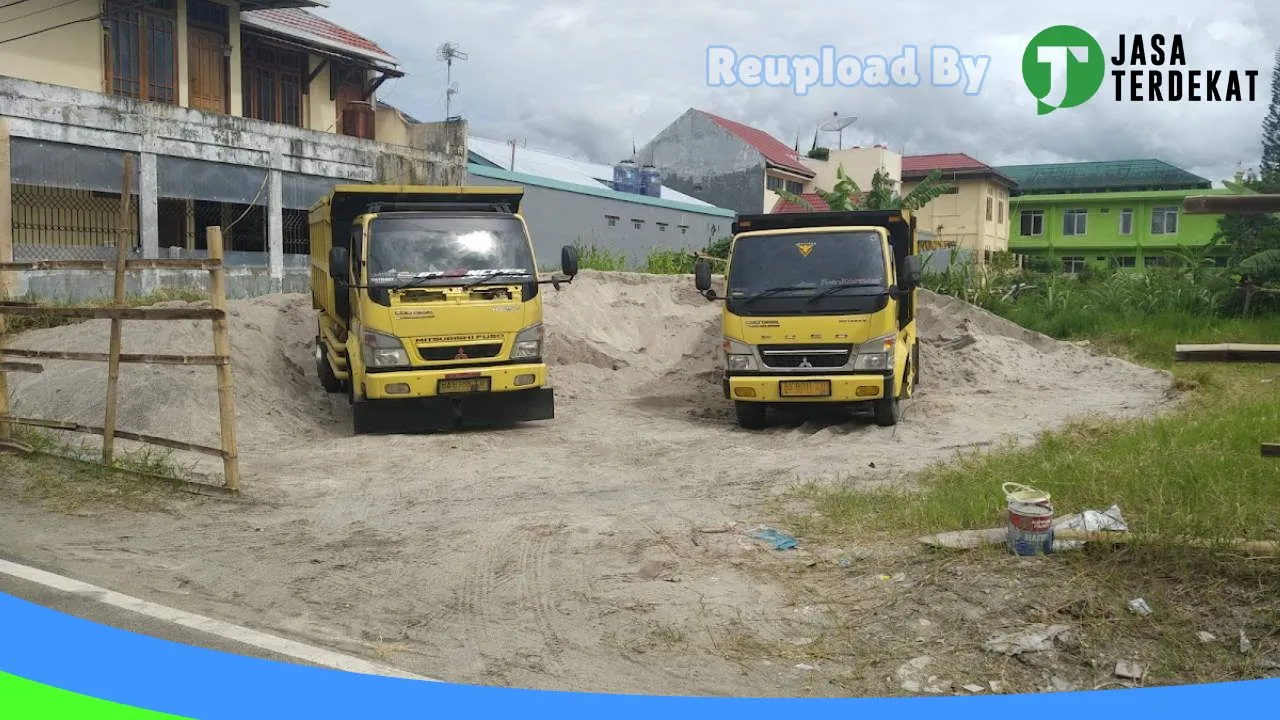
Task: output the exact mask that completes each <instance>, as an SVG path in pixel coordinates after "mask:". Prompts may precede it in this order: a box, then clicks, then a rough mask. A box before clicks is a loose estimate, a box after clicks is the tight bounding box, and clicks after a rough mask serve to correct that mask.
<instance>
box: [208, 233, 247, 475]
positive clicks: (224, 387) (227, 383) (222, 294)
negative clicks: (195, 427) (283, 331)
mask: <svg viewBox="0 0 1280 720" xmlns="http://www.w3.org/2000/svg"><path fill="white" fill-rule="evenodd" d="M207 232H208V236H207V241H206V245H207V247H208V250H209V259H210V260H214V261H216V263H217V264H216V267H214V268H212V269H210V270H209V299H210V302H211V304H212V305H213V309H214V310H220V311H222V312H221V313H220V314H219V316H218V317H217V318H215V319H214V321H213V354H214V355H218V356H220V357H224V358H226V362H224V363H222V364H220V365H218V366H217V371H218V421H219V422H220V424H221V425H222V471H223V483H224V485H225V487H226V488H227V489H228V490H231V491H233V492H235V491H239V490H240V459H239V455H238V453H237V452H236V408H235V397H234V396H233V395H232V390H231V388H232V386H231V340H230V338H228V337H227V273H226V270H225V269H223V267H222V228H220V227H216V226H215V227H210V228H209V229H208V231H207Z"/></svg>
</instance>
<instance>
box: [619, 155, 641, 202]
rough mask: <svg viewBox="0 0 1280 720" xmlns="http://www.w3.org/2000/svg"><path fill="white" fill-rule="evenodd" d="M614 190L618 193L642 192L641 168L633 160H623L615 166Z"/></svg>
mask: <svg viewBox="0 0 1280 720" xmlns="http://www.w3.org/2000/svg"><path fill="white" fill-rule="evenodd" d="M613 189H614V190H617V191H618V192H624V193H631V194H633V195H635V194H639V192H640V168H639V166H637V165H636V164H635V163H634V162H632V161H631V160H623V161H622V162H620V163H618V164H617V165H614V166H613Z"/></svg>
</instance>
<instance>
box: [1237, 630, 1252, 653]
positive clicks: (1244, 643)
mask: <svg viewBox="0 0 1280 720" xmlns="http://www.w3.org/2000/svg"><path fill="white" fill-rule="evenodd" d="M1251 650H1253V643H1251V642H1249V636H1248V635H1245V634H1244V630H1241V631H1240V654H1241V655H1248V654H1249V651H1251Z"/></svg>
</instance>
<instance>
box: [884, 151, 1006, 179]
mask: <svg viewBox="0 0 1280 720" xmlns="http://www.w3.org/2000/svg"><path fill="white" fill-rule="evenodd" d="M934 170H941V171H943V172H948V171H950V172H957V171H966V170H968V171H974V170H993V169H992V167H991V166H990V165H988V164H986V163H984V162H979V161H978V160H974V159H973V158H971V157H969V156H968V155H965V154H964V153H936V154H933V155H907V156H905V157H903V158H902V174H903V175H904V176H905V175H928V174H929V173H931V172H933V171H934Z"/></svg>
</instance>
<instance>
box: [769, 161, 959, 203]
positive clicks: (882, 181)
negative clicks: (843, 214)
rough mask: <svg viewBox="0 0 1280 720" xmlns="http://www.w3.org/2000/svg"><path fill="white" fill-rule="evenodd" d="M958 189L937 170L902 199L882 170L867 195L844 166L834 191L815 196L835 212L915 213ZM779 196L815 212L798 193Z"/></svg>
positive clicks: (838, 168) (782, 192)
mask: <svg viewBox="0 0 1280 720" xmlns="http://www.w3.org/2000/svg"><path fill="white" fill-rule="evenodd" d="M954 189H955V187H954V186H953V185H951V184H949V183H945V182H943V181H942V171H940V170H934V171H933V172H931V173H929V176H928V177H926V178H925V179H924V180H921V181H920V184H918V185H916V186H915V188H913V189H912V190H911V192H909V193H907V194H906V195H900V194H899V193H898V192H897V190H896V189H895V188H894V183H893V178H891V177H890V176H889V173H887V172H885V171H884V170H883V169H880V170H876V171H875V173H874V174H873V175H872V176H871V190H870V191H869V192H866V193H864V192H863V191H862V188H860V187H858V183H856V182H854V180H853V178H851V177H849V175H848V174H847V173H846V172H845V171H844V165H839V166H837V167H836V184H835V187H834V188H832V189H831V190H829V191H828V190H822V189H820V188H819V189H817V190H815V192H816V193H817V195H818V197H820V198H822V200H823V202H825V203H826V204H827V207H829V208H831V209H832V210H835V211H843V210H908V211H911V212H915V211H916V210H919V209H920V208H922V207H924V206H925V205H928V204H929V202H930V201H932V200H933V199H934V198H937V197H939V196H941V195H945V194H946V193H948V192H951V191H952V190H954ZM776 192H777V193H778V196H779V197H781V198H782V199H783V200H786V201H787V202H792V203H795V204H797V205H802V206H804V207H807V208H809V210H811V211H812V210H814V209H815V208H814V207H813V203H811V202H809V201H808V200H806V199H805V198H803V197H801V196H799V195H796V194H795V193H790V192H787V191H786V190H778V191H776Z"/></svg>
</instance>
